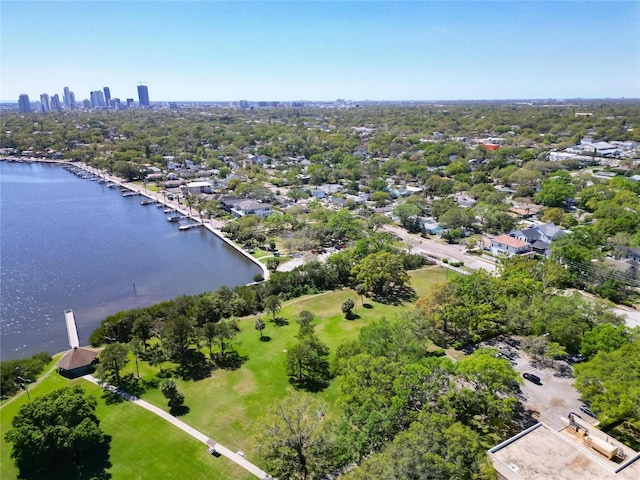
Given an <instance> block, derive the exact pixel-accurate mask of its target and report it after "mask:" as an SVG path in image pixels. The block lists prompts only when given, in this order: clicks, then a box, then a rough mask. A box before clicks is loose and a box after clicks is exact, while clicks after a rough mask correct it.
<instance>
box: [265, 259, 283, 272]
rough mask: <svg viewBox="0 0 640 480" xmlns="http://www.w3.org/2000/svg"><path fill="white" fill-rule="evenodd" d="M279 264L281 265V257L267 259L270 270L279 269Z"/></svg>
mask: <svg viewBox="0 0 640 480" xmlns="http://www.w3.org/2000/svg"><path fill="white" fill-rule="evenodd" d="M278 265H280V259H279V258H270V259H269V260H267V269H268V270H269V271H270V272H275V271H276V270H277V269H278Z"/></svg>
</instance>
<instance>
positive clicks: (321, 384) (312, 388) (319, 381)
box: [289, 377, 331, 393]
mask: <svg viewBox="0 0 640 480" xmlns="http://www.w3.org/2000/svg"><path fill="white" fill-rule="evenodd" d="M330 380H331V379H330V378H326V379H325V378H304V379H297V378H293V377H290V378H289V383H290V384H291V385H293V388H295V389H297V390H305V391H307V392H311V393H318V392H321V391H323V390H324V389H325V388H327V387H328V386H329V381H330Z"/></svg>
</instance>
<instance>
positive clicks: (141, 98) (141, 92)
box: [138, 85, 149, 107]
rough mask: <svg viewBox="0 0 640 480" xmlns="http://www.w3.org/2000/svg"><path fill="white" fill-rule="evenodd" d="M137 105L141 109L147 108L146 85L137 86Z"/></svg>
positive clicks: (147, 91) (147, 93)
mask: <svg viewBox="0 0 640 480" xmlns="http://www.w3.org/2000/svg"><path fill="white" fill-rule="evenodd" d="M138 103H139V104H140V106H141V107H148V106H149V89H148V88H147V86H146V85H138Z"/></svg>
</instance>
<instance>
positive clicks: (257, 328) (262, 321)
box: [255, 318, 265, 340]
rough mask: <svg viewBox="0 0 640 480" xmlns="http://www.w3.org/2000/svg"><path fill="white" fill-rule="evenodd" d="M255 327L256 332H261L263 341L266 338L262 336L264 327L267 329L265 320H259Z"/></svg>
mask: <svg viewBox="0 0 640 480" xmlns="http://www.w3.org/2000/svg"><path fill="white" fill-rule="evenodd" d="M255 327H256V330H258V331H259V332H260V340H262V339H263V338H264V337H263V336H262V330H264V327H265V324H264V320H262V319H261V318H259V319H257V320H256V323H255Z"/></svg>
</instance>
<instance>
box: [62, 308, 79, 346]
mask: <svg viewBox="0 0 640 480" xmlns="http://www.w3.org/2000/svg"><path fill="white" fill-rule="evenodd" d="M64 321H65V323H66V324H67V336H68V338H69V348H78V347H79V346H80V340H78V329H77V328H76V318H75V316H74V315H73V310H65V311H64Z"/></svg>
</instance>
